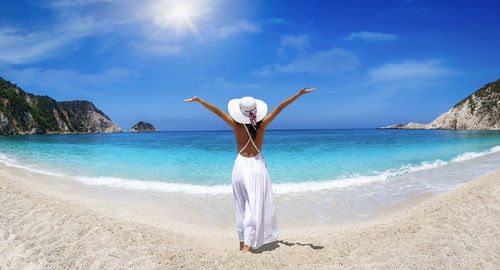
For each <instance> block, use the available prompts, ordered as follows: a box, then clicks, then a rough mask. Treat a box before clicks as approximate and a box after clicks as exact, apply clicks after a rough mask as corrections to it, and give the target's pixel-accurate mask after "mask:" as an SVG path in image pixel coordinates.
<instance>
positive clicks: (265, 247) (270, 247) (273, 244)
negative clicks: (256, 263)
mask: <svg viewBox="0 0 500 270" xmlns="http://www.w3.org/2000/svg"><path fill="white" fill-rule="evenodd" d="M280 244H283V245H285V246H289V247H291V246H309V247H310V248H312V249H315V250H316V249H322V248H324V246H316V245H313V244H303V243H299V242H295V243H290V242H287V241H283V240H278V241H274V242H271V243H267V244H265V245H263V246H262V247H260V248H258V249H254V250H252V253H262V252H264V251H271V250H275V249H277V248H279V247H280V246H281V245H280Z"/></svg>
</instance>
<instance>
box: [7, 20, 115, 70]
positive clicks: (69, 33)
mask: <svg viewBox="0 0 500 270" xmlns="http://www.w3.org/2000/svg"><path fill="white" fill-rule="evenodd" d="M106 24H107V22H104V21H103V22H95V21H94V20H92V19H89V18H78V17H77V18H72V19H70V20H68V21H66V22H65V23H64V24H60V25H58V26H55V27H53V28H52V29H51V30H41V31H25V30H22V29H15V28H1V29H0V51H2V52H4V53H2V54H0V62H3V63H7V64H23V63H31V62H36V61H38V60H40V59H44V58H49V57H52V56H54V55H55V54H56V53H60V50H61V49H62V48H66V47H68V46H70V45H75V43H77V42H78V41H79V40H81V39H82V38H84V37H87V36H90V35H95V34H100V33H102V32H103V29H106V27H105V26H106Z"/></svg>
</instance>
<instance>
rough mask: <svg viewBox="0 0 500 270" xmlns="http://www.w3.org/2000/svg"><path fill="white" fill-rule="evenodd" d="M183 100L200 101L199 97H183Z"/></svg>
mask: <svg viewBox="0 0 500 270" xmlns="http://www.w3.org/2000/svg"><path fill="white" fill-rule="evenodd" d="M184 101H185V102H195V101H197V102H200V101H201V99H200V98H199V97H193V98H188V99H185V100H184Z"/></svg>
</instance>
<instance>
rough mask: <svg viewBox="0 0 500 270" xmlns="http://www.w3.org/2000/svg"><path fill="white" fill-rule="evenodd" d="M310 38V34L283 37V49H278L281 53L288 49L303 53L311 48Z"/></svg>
mask: <svg viewBox="0 0 500 270" xmlns="http://www.w3.org/2000/svg"><path fill="white" fill-rule="evenodd" d="M309 40H310V36H309V35H308V34H303V35H286V36H282V37H281V43H280V45H281V47H280V48H279V49H278V51H279V52H282V51H284V50H285V49H286V48H292V49H295V50H297V51H303V50H304V49H306V48H307V47H309Z"/></svg>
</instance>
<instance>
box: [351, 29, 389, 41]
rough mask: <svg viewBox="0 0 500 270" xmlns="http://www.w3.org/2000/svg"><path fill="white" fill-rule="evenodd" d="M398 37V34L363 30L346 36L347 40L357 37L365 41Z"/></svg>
mask: <svg viewBox="0 0 500 270" xmlns="http://www.w3.org/2000/svg"><path fill="white" fill-rule="evenodd" d="M397 37H398V36H397V35H395V34H389V33H380V32H368V31H361V32H354V33H351V34H350V35H349V36H347V37H346V38H345V40H347V41H351V40H355V39H360V40H364V41H391V40H394V39H396V38H397Z"/></svg>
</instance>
